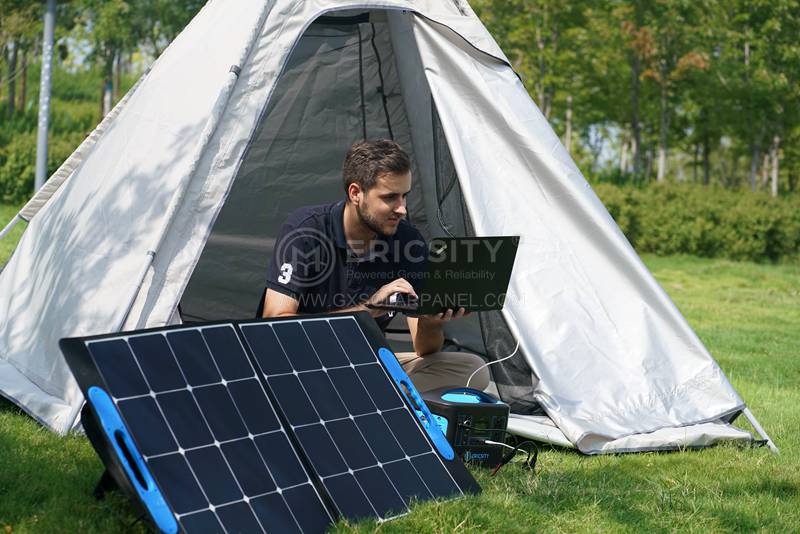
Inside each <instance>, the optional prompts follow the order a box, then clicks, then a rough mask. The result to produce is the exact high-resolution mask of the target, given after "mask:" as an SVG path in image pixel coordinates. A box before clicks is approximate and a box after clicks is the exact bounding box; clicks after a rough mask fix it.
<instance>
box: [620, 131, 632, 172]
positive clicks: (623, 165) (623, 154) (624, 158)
mask: <svg viewBox="0 0 800 534" xmlns="http://www.w3.org/2000/svg"><path fill="white" fill-rule="evenodd" d="M630 143H631V141H630V139H628V133H627V132H625V133H624V134H623V137H622V149H621V150H620V157H619V172H620V174H625V173H626V172H628V147H629V145H630Z"/></svg>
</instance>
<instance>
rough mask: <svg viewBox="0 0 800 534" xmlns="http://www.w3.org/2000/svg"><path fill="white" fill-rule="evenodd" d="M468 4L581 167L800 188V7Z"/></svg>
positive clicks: (796, 3)
mask: <svg viewBox="0 0 800 534" xmlns="http://www.w3.org/2000/svg"><path fill="white" fill-rule="evenodd" d="M472 5H473V7H474V9H475V11H476V13H478V14H479V16H480V17H481V19H482V20H483V22H484V23H485V24H486V25H487V27H488V28H489V30H490V31H491V32H492V34H493V35H494V36H495V37H496V39H497V40H498V42H499V44H500V45H501V47H502V48H503V49H504V50H505V51H506V53H507V55H508V56H509V59H510V61H511V63H512V65H513V66H514V68H515V69H516V70H517V71H518V72H519V73H520V74H521V76H522V78H523V80H524V81H525V84H526V86H527V88H528V90H529V92H530V94H531V96H532V98H533V99H534V100H535V101H536V103H537V104H538V105H539V107H540V108H542V110H543V111H544V113H545V115H546V116H547V118H548V120H549V121H550V123H551V124H552V125H553V127H554V128H555V130H556V131H557V132H558V133H559V134H560V135H562V138H563V139H564V141H565V144H567V145H570V144H571V147H570V151H571V153H572V154H573V156H574V157H575V158H576V160H577V161H578V163H579V166H580V167H581V168H582V169H583V170H584V172H587V173H588V174H598V173H611V172H613V171H614V170H615V169H619V177H620V178H624V179H625V180H626V181H633V182H640V181H648V180H650V179H652V178H653V177H656V176H657V177H659V178H660V179H667V178H672V179H677V180H679V181H687V180H689V179H691V180H693V181H696V182H702V183H705V184H708V183H710V182H712V181H715V182H716V183H717V184H719V185H722V186H725V187H733V188H737V187H739V186H741V185H743V184H747V185H749V186H750V188H751V189H753V190H756V189H768V190H771V191H772V193H773V195H777V194H779V193H784V194H785V193H788V192H791V191H795V190H796V188H797V184H798V182H800V156H799V155H798V153H797V149H796V146H795V145H794V144H792V143H791V142H790V140H793V139H797V137H798V135H800V44H799V43H798V40H797V35H799V34H800V0H774V1H773V0H770V1H762V0H759V1H755V2H754V1H752V0H736V1H723V0H659V1H654V2H645V1H643V0H595V1H591V2H588V1H577V2H554V1H552V0H529V1H527V0H526V1H522V0H474V1H473V2H472ZM568 131H573V132H579V137H578V138H577V139H571V140H569V139H567V137H568V134H567V132H568ZM773 169H774V170H773ZM773 175H774V176H773Z"/></svg>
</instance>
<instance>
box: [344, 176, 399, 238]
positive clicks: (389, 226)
mask: <svg viewBox="0 0 800 534" xmlns="http://www.w3.org/2000/svg"><path fill="white" fill-rule="evenodd" d="M409 191H411V173H410V172H407V173H405V174H393V173H384V174H381V175H380V176H378V182H377V183H376V184H375V186H374V187H373V188H372V189H370V190H369V191H363V190H360V191H359V194H358V195H357V196H356V200H357V202H356V212H357V213H358V217H359V219H361V222H362V223H364V225H365V226H366V227H367V228H369V229H370V230H372V231H373V232H377V233H379V234H383V235H394V233H395V232H397V227H398V225H399V224H400V219H402V218H404V217H405V216H406V214H407V211H406V197H407V196H408V193H409Z"/></svg>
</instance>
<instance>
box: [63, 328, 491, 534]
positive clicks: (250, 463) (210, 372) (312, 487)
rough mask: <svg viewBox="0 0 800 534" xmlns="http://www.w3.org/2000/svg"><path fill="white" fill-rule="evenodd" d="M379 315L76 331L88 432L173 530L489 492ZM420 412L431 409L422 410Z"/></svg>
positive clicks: (290, 526)
mask: <svg viewBox="0 0 800 534" xmlns="http://www.w3.org/2000/svg"><path fill="white" fill-rule="evenodd" d="M384 344H385V341H384V339H383V336H382V335H381V333H380V331H379V330H378V328H377V326H376V325H375V323H374V321H373V320H372V319H371V318H370V317H369V315H368V314H366V313H359V314H336V315H326V316H304V317H302V318H282V319H273V320H262V321H249V322H231V323H223V324H220V323H216V324H198V325H192V326H180V327H169V328H163V329H154V330H145V331H137V332H130V333H125V334H114V335H107V336H95V337H90V338H72V339H64V340H62V341H61V349H62V351H63V352H64V355H65V357H66V359H67V362H68V363H69V365H70V368H71V369H72V371H73V373H74V375H75V377H76V379H77V381H78V383H79V385H80V386H81V388H82V390H83V392H84V395H85V396H86V399H87V408H86V409H85V411H84V413H85V415H84V427H85V428H86V429H87V435H89V436H90V438H91V439H92V442H93V445H94V446H95V448H96V449H97V451H98V453H99V455H100V456H101V458H102V459H103V461H104V463H105V464H106V466H107V469H108V472H109V473H110V475H111V476H112V477H113V479H114V480H115V482H116V483H117V485H118V486H119V487H120V488H122V489H123V491H126V492H127V493H128V494H130V495H131V496H132V497H133V498H134V501H135V502H136V503H137V504H138V505H139V506H140V507H141V508H142V509H143V510H144V511H145V512H146V513H147V515H149V517H150V519H151V521H152V522H153V523H154V524H155V526H156V527H158V528H159V529H160V530H162V531H165V532H179V531H181V532H189V533H191V532H201V531H202V532H207V531H211V532H213V531H219V532H261V531H266V532H272V531H274V532H293V531H294V532H323V531H325V529H326V528H327V527H328V526H329V525H330V524H331V523H332V522H333V521H335V520H336V519H337V518H339V517H344V518H347V519H350V520H358V519H362V518H368V517H372V518H377V519H379V520H384V519H389V518H392V517H396V516H399V515H403V514H405V513H407V512H408V506H409V503H410V502H412V501H413V500H420V501H424V500H428V499H432V498H439V497H455V496H460V495H463V494H464V493H475V492H478V491H480V487H479V486H478V484H477V483H476V482H475V480H474V479H473V478H472V476H471V475H470V474H469V472H468V471H467V470H466V469H465V468H464V466H463V465H462V464H461V462H460V461H459V459H458V458H457V457H456V456H455V454H454V452H453V450H452V448H451V447H450V445H449V444H448V443H447V441H446V439H445V437H444V435H443V434H442V433H441V431H440V430H439V427H438V425H436V423H435V422H434V421H433V418H432V416H431V415H430V412H428V411H427V407H425V405H424V402H423V401H422V399H421V397H420V396H419V394H418V393H417V392H416V390H415V389H414V387H413V385H412V384H411V382H410V380H409V379H408V377H407V376H406V375H405V373H404V372H403V371H402V368H401V367H400V365H399V364H398V363H397V360H396V358H395V357H394V355H393V354H392V353H391V352H390V351H389V350H388V349H386V348H385V347H384V346H383V345H384ZM419 413H422V415H421V416H420V415H419Z"/></svg>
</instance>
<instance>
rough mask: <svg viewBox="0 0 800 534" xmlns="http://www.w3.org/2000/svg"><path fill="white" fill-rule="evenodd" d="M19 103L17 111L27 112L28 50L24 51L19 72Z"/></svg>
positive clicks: (24, 49)
mask: <svg viewBox="0 0 800 534" xmlns="http://www.w3.org/2000/svg"><path fill="white" fill-rule="evenodd" d="M19 76H20V79H19V102H18V104H17V109H19V110H20V111H21V112H24V111H25V103H26V102H25V100H26V99H27V98H28V49H27V47H25V48H23V49H22V65H21V66H20V70H19Z"/></svg>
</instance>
